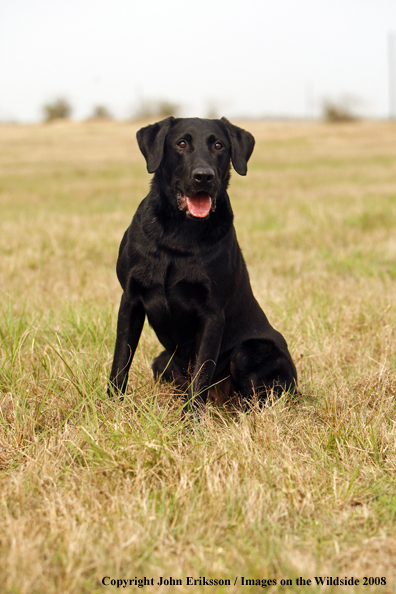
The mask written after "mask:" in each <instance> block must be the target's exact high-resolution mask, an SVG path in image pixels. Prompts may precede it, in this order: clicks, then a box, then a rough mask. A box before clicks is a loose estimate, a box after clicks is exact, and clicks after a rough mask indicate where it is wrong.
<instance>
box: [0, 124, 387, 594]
mask: <svg viewBox="0 0 396 594" xmlns="http://www.w3.org/2000/svg"><path fill="white" fill-rule="evenodd" d="M241 125H243V126H245V127H246V128H247V129H249V130H250V131H251V132H252V133H253V134H254V135H255V137H256V141H257V144H256V149H255V152H254V153H253V156H252V158H251V161H250V163H249V172H248V176H247V177H246V178H241V177H239V176H238V175H236V174H234V175H233V178H232V182H231V188H230V196H231V200H232V204H233V207H234V212H235V225H236V228H237V234H238V237H239V241H240V244H241V247H242V250H243V252H244V255H245V258H246V261H247V264H248V268H249V271H250V276H251V281H252V285H253V288H254V291H255V293H256V296H257V298H258V300H259V301H260V303H261V305H262V306H263V308H264V310H265V311H266V313H267V315H268V317H269V319H270V321H271V322H272V323H273V325H274V326H275V327H276V328H278V329H279V330H280V331H281V332H282V333H283V334H284V335H285V337H286V339H287V341H288V343H289V347H290V350H291V353H292V356H293V358H294V360H295V361H296V365H297V369H298V373H299V384H300V391H301V396H300V398H299V399H298V400H297V401H295V402H290V401H289V400H288V399H286V398H282V399H281V400H280V401H278V402H277V403H275V404H273V405H271V406H268V407H267V408H266V409H265V410H262V411H258V410H253V411H252V412H251V413H250V414H242V413H238V412H235V411H230V410H218V409H215V408H211V409H210V410H209V411H208V415H207V418H205V420H204V421H203V422H201V423H200V424H198V425H197V426H195V427H193V428H191V427H185V426H183V424H182V423H181V421H180V417H179V406H180V399H178V398H177V397H175V395H174V394H173V392H172V390H171V389H170V388H168V387H164V386H162V385H155V384H154V382H153V380H152V378H151V372H150V362H151V359H152V357H153V356H154V355H155V354H157V353H158V352H159V348H160V347H159V345H158V342H157V340H156V338H155V335H154V333H153V332H152V330H151V329H150V328H149V327H148V326H147V325H146V326H145V328H144V331H143V335H142V338H141V341H140V344H139V348H138V351H137V353H136V356H135V359H134V361H133V366H132V370H131V374H130V386H129V394H128V396H127V397H126V398H125V400H124V401H123V402H118V401H116V402H114V401H109V400H108V399H107V398H106V396H105V394H104V391H105V385H106V377H107V375H108V372H109V368H110V364H111V358H112V351H113V346H114V340H115V327H116V316H117V310H118V304H119V299H120V296H121V292H120V287H119V285H118V282H117V279H116V275H115V262H116V258H117V252H118V245H119V242H120V240H121V237H122V234H123V232H124V230H125V229H126V227H127V226H128V224H129V222H130V220H131V218H132V215H133V213H134V211H135V209H136V207H137V205H138V203H139V202H140V200H141V199H142V198H143V197H144V196H145V195H146V193H147V189H148V183H149V177H150V176H149V175H148V174H147V172H146V170H145V163H144V159H143V157H142V155H141V154H140V153H139V151H138V148H137V144H136V141H135V133H136V130H137V128H138V126H137V125H135V124H125V123H115V122H103V123H95V122H87V123H58V124H53V125H47V126H45V125H37V126H2V127H1V128H0V174H1V176H0V262H1V267H0V312H1V313H0V465H1V470H0V523H1V530H0V570H1V573H0V575H1V591H2V592H4V593H7V594H8V593H10V594H11V593H12V594H34V593H38V594H41V593H46V594H55V593H63V594H83V593H84V594H85V593H96V592H103V591H106V592H107V591H109V592H110V591H116V588H114V587H112V586H109V587H108V588H105V587H104V586H103V585H102V583H101V580H102V578H103V577H104V576H110V577H111V578H114V579H121V578H124V579H125V578H128V579H133V578H135V577H138V578H139V577H140V578H141V577H143V576H146V577H149V578H152V577H153V578H154V581H155V582H156V581H157V580H158V578H159V576H163V577H164V578H168V577H169V576H173V578H175V579H176V578H179V579H180V578H181V579H183V583H185V577H186V576H192V577H194V578H198V577H199V576H206V578H218V579H226V578H228V579H231V584H233V583H234V580H235V577H237V576H238V577H239V579H240V577H241V576H244V577H245V578H249V579H265V578H267V579H276V580H277V583H278V585H277V586H271V587H270V588H269V590H270V591H271V592H294V591H298V592H302V593H303V592H311V593H315V592H319V591H320V592H324V591H325V592H333V591H334V592H339V591H348V592H355V591H359V592H360V591H361V592H366V593H368V592H384V593H385V592H387V593H390V592H395V591H396V564H395V559H396V534H395V528H396V526H395V523H396V522H395V519H396V518H395V516H396V478H395V476H396V475H395V470H396V452H395V446H396V432H395V420H396V414H395V397H396V363H395V357H396V346H395V327H396V310H395V301H396V299H395V298H396V125H395V124H393V125H392V124H391V123H387V122H361V123H352V124H343V125H329V124H327V125H326V124H320V123H275V122H272V123H268V122H267V123H265V122H248V123H247V122H245V123H243V122H242V123H241ZM330 575H332V576H334V577H335V576H337V575H338V576H341V577H344V576H348V577H351V576H353V577H355V578H359V579H360V580H362V579H363V577H364V576H367V577H380V578H381V577H385V578H386V585H381V586H373V587H370V586H366V587H363V586H362V587H359V588H354V587H348V588H347V589H344V588H339V587H338V588H337V587H334V588H327V589H326V588H325V589H323V588H322V589H320V588H317V587H316V586H307V587H296V586H293V587H291V586H289V587H288V586H283V587H282V586H280V585H279V584H280V580H281V579H291V580H293V583H295V579H296V578H297V577H299V576H302V577H303V578H305V579H313V578H314V576H330ZM132 590H133V591H138V590H137V588H136V586H129V587H128V588H126V589H125V590H124V591H132ZM209 590H210V591H216V592H227V593H230V594H231V593H236V592H241V591H243V592H249V591H262V589H261V588H260V586H257V587H247V586H244V587H243V588H242V587H241V586H240V582H239V585H237V586H233V585H231V586H228V587H224V588H221V587H216V588H209V589H208V587H199V586H196V587H187V586H185V585H183V586H179V587H173V588H166V587H164V586H162V587H156V586H153V587H150V588H148V587H146V588H145V589H144V590H143V591H149V592H157V591H161V592H165V591H169V592H187V591H188V592H190V591H192V592H204V591H205V592H206V591H209ZM139 591H141V590H139Z"/></svg>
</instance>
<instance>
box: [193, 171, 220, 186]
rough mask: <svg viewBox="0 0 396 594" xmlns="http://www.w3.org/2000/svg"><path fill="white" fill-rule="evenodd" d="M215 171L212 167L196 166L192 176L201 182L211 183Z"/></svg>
mask: <svg viewBox="0 0 396 594" xmlns="http://www.w3.org/2000/svg"><path fill="white" fill-rule="evenodd" d="M214 176H215V172H214V170H213V169H212V168H211V167H196V168H195V169H193V171H192V178H193V180H194V181H195V182H198V183H199V184H204V183H207V184H208V183H211V182H212V181H213V180H214Z"/></svg>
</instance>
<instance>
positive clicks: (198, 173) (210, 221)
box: [109, 117, 297, 407]
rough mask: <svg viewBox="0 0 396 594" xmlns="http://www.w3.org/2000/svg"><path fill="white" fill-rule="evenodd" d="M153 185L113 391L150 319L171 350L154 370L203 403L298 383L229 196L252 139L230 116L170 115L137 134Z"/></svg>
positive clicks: (122, 322)
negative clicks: (260, 298) (214, 394)
mask: <svg viewBox="0 0 396 594" xmlns="http://www.w3.org/2000/svg"><path fill="white" fill-rule="evenodd" d="M137 141H138V144H139V148H140V150H141V151H142V153H143V155H144V157H145V159H146V162H147V169H148V172H149V173H154V178H153V180H152V182H151V189H150V192H149V194H148V195H147V196H146V198H145V199H144V200H143V201H142V202H141V204H140V206H139V208H138V209H137V211H136V214H135V216H134V217H133V220H132V223H131V225H130V227H129V228H128V229H127V231H126V232H125V235H124V237H123V239H122V241H121V245H120V251H119V257H118V262H117V276H118V279H119V281H120V283H121V286H122V289H123V291H124V292H123V295H122V298H121V305H120V310H119V314H118V325H117V340H116V345H115V353H114V361H113V366H112V369H111V374H110V381H109V394H112V393H114V392H116V393H123V392H125V390H126V387H127V381H128V371H129V367H130V365H131V362H132V359H133V356H134V353H135V350H136V347H137V344H138V342H139V338H140V334H141V331H142V328H143V323H144V320H145V316H146V315H147V318H148V321H149V323H150V324H151V326H152V327H153V328H154V330H155V332H156V334H157V336H158V339H159V340H160V342H161V343H162V345H163V346H164V348H165V351H163V352H162V353H161V355H159V356H158V357H157V358H156V359H155V360H154V362H153V371H154V376H155V377H159V376H162V377H163V378H164V379H166V380H168V381H173V382H175V383H176V385H177V386H179V387H180V388H182V389H187V388H188V393H189V399H188V402H189V403H190V404H191V403H192V404H193V405H194V406H198V407H199V406H202V404H203V403H204V402H206V399H207V396H208V391H209V389H210V388H211V386H213V385H214V384H219V383H220V382H221V391H222V393H223V396H224V397H226V398H228V397H229V396H231V394H232V393H233V392H237V393H239V394H241V395H242V397H244V398H247V399H249V398H251V397H252V395H253V394H254V393H256V394H257V395H258V397H259V398H261V399H265V398H266V396H267V394H268V392H269V391H271V390H273V391H275V393H280V392H282V390H293V389H294V388H295V385H296V381H297V373H296V368H295V366H294V364H293V361H292V359H291V356H290V354H289V351H288V348H287V344H286V341H285V339H284V338H283V336H282V335H281V334H280V333H279V332H277V331H276V330H275V329H274V328H273V327H272V326H271V325H270V323H269V322H268V320H267V318H266V316H265V314H264V312H263V311H262V309H261V307H260V306H259V304H258V303H257V301H256V299H255V297H254V296H253V293H252V289H251V286H250V281H249V275H248V272H247V269H246V264H245V261H244V259H243V256H242V253H241V250H240V247H239V245H238V241H237V238H236V234H235V229H234V225H233V212H232V209H231V205H230V200H229V197H228V194H227V187H228V183H229V179H230V165H231V162H232V164H233V167H234V169H235V171H236V172H237V173H239V174H240V175H246V172H247V162H248V160H249V158H250V155H251V154H252V152H253V148H254V138H253V136H252V135H251V134H250V133H249V132H246V131H245V130H243V129H242V128H239V127H237V126H234V125H233V124H231V123H230V122H229V121H228V120H226V119H225V118H222V119H221V120H208V119H200V118H173V117H169V118H166V119H165V120H162V121H161V122H158V123H156V124H152V125H150V126H146V127H145V128H142V129H141V130H139V131H138V133H137Z"/></svg>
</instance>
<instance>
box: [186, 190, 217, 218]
mask: <svg viewBox="0 0 396 594" xmlns="http://www.w3.org/2000/svg"><path fill="white" fill-rule="evenodd" d="M177 206H178V207H179V210H187V211H188V212H189V214H190V215H191V216H193V217H196V218H198V219H205V218H206V217H207V216H208V214H209V213H210V211H214V210H215V209H216V199H215V198H212V197H211V195H210V194H208V192H197V194H193V195H192V196H186V195H185V194H183V193H182V192H181V191H179V192H177Z"/></svg>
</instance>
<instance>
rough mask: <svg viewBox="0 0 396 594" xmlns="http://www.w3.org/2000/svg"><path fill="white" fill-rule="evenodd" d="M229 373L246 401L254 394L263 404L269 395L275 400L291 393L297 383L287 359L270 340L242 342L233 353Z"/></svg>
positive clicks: (292, 365)
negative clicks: (281, 395)
mask: <svg viewBox="0 0 396 594" xmlns="http://www.w3.org/2000/svg"><path fill="white" fill-rule="evenodd" d="M230 372H231V378H232V380H233V382H234V384H235V387H236V388H237V390H238V391H239V392H240V393H241V394H242V396H244V397H245V398H251V397H252V396H253V393H256V394H257V395H258V397H259V399H260V400H265V399H266V398H267V395H268V394H269V393H270V392H272V393H273V394H275V395H276V396H278V395H280V394H281V393H282V392H283V391H294V390H295V387H296V383H297V372H296V369H295V367H294V364H293V361H292V359H291V357H290V355H289V354H288V353H287V354H286V353H285V352H284V351H283V350H281V349H280V348H279V347H278V346H277V345H276V344H275V342H274V341H273V340H270V339H263V338H251V339H248V340H246V341H244V342H243V343H242V344H241V345H240V346H239V347H237V348H236V349H235V350H234V352H233V353H232V356H231V360H230Z"/></svg>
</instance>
